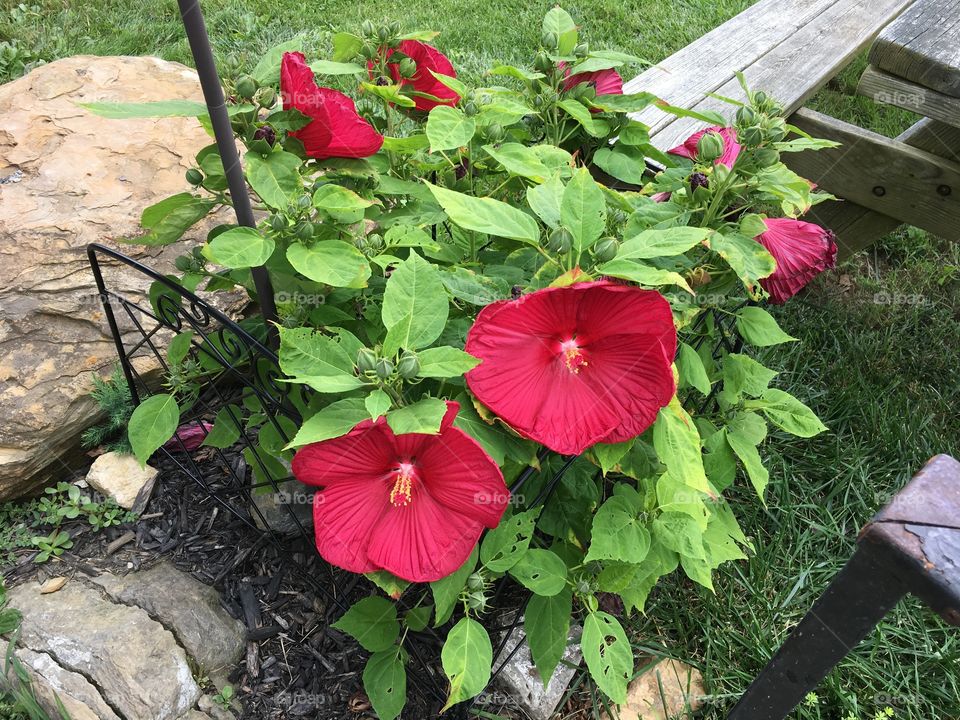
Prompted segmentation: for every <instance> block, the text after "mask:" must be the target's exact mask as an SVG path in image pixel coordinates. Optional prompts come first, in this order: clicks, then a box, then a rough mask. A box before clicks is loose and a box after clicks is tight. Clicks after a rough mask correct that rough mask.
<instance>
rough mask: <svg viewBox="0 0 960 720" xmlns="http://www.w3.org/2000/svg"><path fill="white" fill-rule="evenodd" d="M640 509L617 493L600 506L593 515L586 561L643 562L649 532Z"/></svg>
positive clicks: (648, 543) (648, 544)
mask: <svg viewBox="0 0 960 720" xmlns="http://www.w3.org/2000/svg"><path fill="white" fill-rule="evenodd" d="M639 509H640V508H639V507H638V506H637V505H636V504H634V503H632V502H631V501H630V500H629V499H627V498H625V497H623V496H621V495H614V496H613V497H611V498H610V499H609V500H607V501H606V502H605V503H604V504H603V505H601V506H600V508H599V509H598V510H597V514H596V515H595V516H594V518H593V530H592V532H591V540H590V550H589V551H588V552H587V556H586V558H585V559H584V560H585V562H590V561H591V560H619V561H621V562H625V563H638V562H641V561H642V560H643V559H644V558H645V557H646V556H647V553H648V552H649V551H650V533H649V532H648V531H647V528H646V526H645V525H644V524H643V522H641V521H640V518H639Z"/></svg>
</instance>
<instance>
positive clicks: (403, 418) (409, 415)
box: [387, 397, 447, 435]
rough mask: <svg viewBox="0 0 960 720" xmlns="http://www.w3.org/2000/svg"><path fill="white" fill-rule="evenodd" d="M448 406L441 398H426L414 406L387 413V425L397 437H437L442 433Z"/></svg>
mask: <svg viewBox="0 0 960 720" xmlns="http://www.w3.org/2000/svg"><path fill="white" fill-rule="evenodd" d="M446 414H447V404H446V403H445V402H444V401H443V400H441V399H440V398H433V397H425V398H423V399H422V400H418V401H417V402H415V403H414V404H413V405H406V406H404V407H401V408H397V409H396V410H391V411H390V412H388V413H387V424H388V425H389V426H390V429H391V430H393V432H394V433H396V434H397V435H406V434H407V433H423V434H426V435H436V434H437V433H439V432H440V424H441V422H443V416H444V415H446Z"/></svg>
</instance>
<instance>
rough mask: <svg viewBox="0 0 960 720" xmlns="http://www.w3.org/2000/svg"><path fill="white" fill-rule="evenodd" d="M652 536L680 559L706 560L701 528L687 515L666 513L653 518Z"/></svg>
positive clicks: (698, 523) (672, 512) (696, 521)
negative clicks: (678, 555) (677, 554)
mask: <svg viewBox="0 0 960 720" xmlns="http://www.w3.org/2000/svg"><path fill="white" fill-rule="evenodd" d="M652 529H653V535H654V537H656V539H657V541H658V542H660V543H661V544H662V545H663V546H664V547H667V548H669V549H670V550H673V551H674V552H676V553H679V554H680V557H691V558H698V559H700V560H704V559H706V557H707V556H706V553H705V551H704V549H703V528H702V527H701V524H700V522H698V520H697V519H696V518H694V517H691V516H690V515H689V514H687V513H682V512H674V511H667V512H663V513H660V515H659V516H657V517H656V518H654V521H653V525H652Z"/></svg>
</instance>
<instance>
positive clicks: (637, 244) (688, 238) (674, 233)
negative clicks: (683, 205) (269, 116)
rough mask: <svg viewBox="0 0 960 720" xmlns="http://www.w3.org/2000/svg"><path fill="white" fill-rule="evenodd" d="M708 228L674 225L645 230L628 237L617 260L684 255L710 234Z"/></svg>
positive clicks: (618, 253)
mask: <svg viewBox="0 0 960 720" xmlns="http://www.w3.org/2000/svg"><path fill="white" fill-rule="evenodd" d="M710 232H711V231H710V230H709V229H707V228H694V227H673V228H666V229H663V230H644V231H643V232H641V233H640V234H639V235H634V236H633V237H631V238H627V239H626V240H624V241H623V244H622V245H621V246H620V250H619V251H618V252H617V257H616V259H617V260H650V259H653V258H660V257H674V256H676V255H682V254H683V253H685V252H687V250H689V249H690V248H692V247H695V246H696V245H699V244H700V243H701V242H703V241H704V240H706V238H707V237H708V236H709V235H710Z"/></svg>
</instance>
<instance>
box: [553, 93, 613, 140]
mask: <svg viewBox="0 0 960 720" xmlns="http://www.w3.org/2000/svg"><path fill="white" fill-rule="evenodd" d="M557 105H558V106H559V107H561V108H563V109H564V110H565V111H566V113H567V114H568V115H569V116H570V117H572V118H573V119H574V120H576V121H577V122H578V123H580V125H581V126H582V127H583V129H584V130H585V131H586V132H587V135H590V136H592V137H597V138H602V137H606V136H607V135H608V134H609V132H610V125H609V124H608V123H607V122H606V121H604V120H602V119H600V118H596V117H594V116H593V113H591V112H590V108H588V107H586V106H585V105H584V104H583V103H581V102H580V101H579V100H574V99H573V98H568V99H566V100H561V101H560V102H558V103H557Z"/></svg>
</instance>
